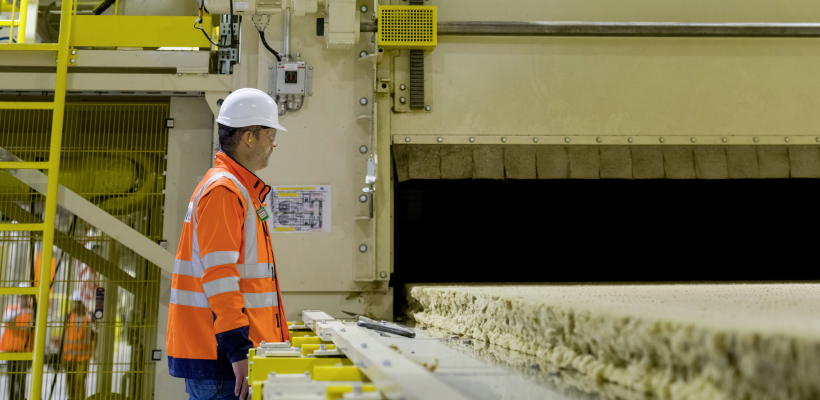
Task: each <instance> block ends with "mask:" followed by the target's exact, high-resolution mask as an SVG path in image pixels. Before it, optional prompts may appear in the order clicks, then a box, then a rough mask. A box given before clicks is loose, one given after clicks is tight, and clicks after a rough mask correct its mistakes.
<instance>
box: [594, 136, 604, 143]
mask: <svg viewBox="0 0 820 400" xmlns="http://www.w3.org/2000/svg"><path fill="white" fill-rule="evenodd" d="M595 141H596V142H598V143H601V142H602V141H603V139H601V138H600V137H598V138H597V139H595Z"/></svg>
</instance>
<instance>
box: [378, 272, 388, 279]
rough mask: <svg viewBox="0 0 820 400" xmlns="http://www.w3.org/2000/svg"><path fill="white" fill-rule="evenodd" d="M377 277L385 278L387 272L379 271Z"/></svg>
mask: <svg viewBox="0 0 820 400" xmlns="http://www.w3.org/2000/svg"><path fill="white" fill-rule="evenodd" d="M379 278H387V272H384V271H382V272H379Z"/></svg>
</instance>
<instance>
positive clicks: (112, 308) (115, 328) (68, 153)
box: [0, 21, 169, 400]
mask: <svg viewBox="0 0 820 400" xmlns="http://www.w3.org/2000/svg"><path fill="white" fill-rule="evenodd" d="M74 22H76V21H74ZM69 99H70V98H69ZM111 100H113V101H108V102H105V103H96V102H95V103H92V102H66V107H65V122H64V124H63V138H62V150H61V153H60V157H61V159H60V176H59V183H60V185H61V186H64V187H66V188H67V189H69V190H71V191H73V192H74V193H76V194H78V195H80V196H82V197H83V198H84V199H86V200H88V201H90V202H92V203H93V204H95V205H96V206H97V207H99V208H101V209H102V210H103V211H106V212H108V213H109V214H111V215H112V216H114V217H115V218H117V219H119V220H120V221H122V222H123V223H127V224H128V225H130V226H131V227H132V228H133V229H135V230H137V231H138V232H140V233H142V234H144V235H145V236H147V237H148V238H150V239H151V240H153V241H157V240H160V239H162V219H163V218H162V206H163V204H164V196H163V189H164V188H165V183H164V171H165V169H166V168H165V154H166V153H167V147H168V142H167V138H168V129H167V128H165V119H166V118H168V117H169V105H168V102H167V100H163V101H159V102H157V101H150V102H149V101H146V100H149V99H136V100H140V101H138V102H135V101H133V100H135V99H132V101H131V102H128V103H125V102H120V101H116V100H117V99H111ZM50 113H51V111H50V110H0V152H1V151H3V149H4V150H5V151H7V152H8V153H11V154H13V155H14V156H16V158H19V159H21V160H24V161H25V162H32V161H35V160H44V159H47V158H46V157H48V150H49V147H48V142H49V136H48V135H49V132H50V130H51V127H50V125H49V124H48V121H49V120H50V115H51V114H50ZM21 178H23V176H22V175H20V174H17V175H11V174H3V173H0V219H2V220H5V221H9V220H14V221H16V222H18V223H17V224H13V225H12V226H13V227H17V226H18V225H20V224H23V223H36V222H38V220H40V219H41V217H40V214H42V212H43V210H44V208H43V204H44V203H45V197H44V196H42V195H40V194H39V193H36V191H35V190H33V189H32V188H30V187H29V186H27V185H26V183H24V182H31V181H30V180H24V179H21ZM56 222H57V223H56V225H55V226H56V230H55V237H54V253H53V254H54V255H53V257H52V260H53V262H54V264H53V266H52V276H53V278H52V280H51V282H52V289H51V290H52V293H51V299H50V303H51V304H52V305H51V308H50V310H49V313H48V314H49V315H48V325H47V326H48V329H49V332H50V333H49V334H48V339H47V342H48V343H51V346H50V347H48V348H47V350H46V357H45V358H46V360H47V361H46V365H45V368H44V372H45V373H44V376H43V387H42V391H43V400H46V399H49V400H60V399H63V400H64V399H65V398H66V395H68V397H72V396H74V395H79V396H81V397H79V398H84V397H82V395H83V393H77V392H76V390H72V389H71V388H72V382H73V384H74V387H75V388H76V386H77V385H76V382H78V381H86V382H87V387H88V392H87V393H86V395H90V394H95V396H96V397H95V398H97V397H101V398H110V399H117V398H125V397H127V398H130V399H142V398H149V397H150V393H152V392H153V388H154V369H155V365H156V362H154V361H151V359H150V350H152V349H154V348H156V345H155V340H156V329H157V318H158V316H157V312H158V304H157V300H158V296H159V292H158V291H159V276H160V270H159V267H157V266H155V265H153V264H151V263H149V262H148V261H147V260H145V259H144V258H143V257H140V256H138V255H137V254H135V253H134V252H133V251H132V250H130V249H129V248H127V247H126V246H124V245H123V244H121V243H118V242H117V241H116V240H114V239H112V238H111V237H110V236H107V235H105V234H104V233H102V232H100V231H99V229H97V228H96V227H94V226H93V225H91V224H89V223H88V222H87V221H84V220H83V219H82V218H75V216H74V215H73V214H72V213H71V212H70V211H69V210H67V209H65V208H64V207H60V206H59V205H58V207H57V216H56ZM29 233H30V232H19V231H18V232H15V231H10V232H0V287H2V286H17V285H19V284H21V283H24V284H29V285H30V284H32V283H33V280H32V278H31V276H32V274H31V273H30V272H29V268H30V263H32V260H34V261H33V262H34V263H36V264H37V265H38V266H39V265H40V261H39V255H40V252H41V251H42V246H41V243H42V236H39V235H37V234H31V235H29ZM96 288H103V289H104V290H105V299H104V304H105V306H104V315H103V318H100V319H96V320H94V321H93V326H94V327H95V329H96V332H97V335H96V340H95V342H94V352H93V356H92V357H91V358H90V360H88V361H87V362H85V363H70V362H67V361H66V360H65V357H61V353H60V351H61V349H62V348H63V346H60V345H57V344H56V343H61V342H63V341H64V340H67V338H66V337H65V333H66V331H67V330H66V317H67V314H68V309H69V308H70V307H71V303H72V301H71V299H72V298H73V297H74V296H76V295H78V294H79V295H81V296H82V297H83V298H84V307H85V310H86V312H89V313H90V312H93V310H94V306H95V303H94V299H93V294H94V291H95V289H96ZM35 290H37V289H36V288H18V287H11V288H8V289H6V290H5V291H4V292H3V294H6V293H8V294H11V293H15V294H18V296H17V298H16V299H15V298H14V296H0V309H2V308H3V307H6V306H9V305H12V306H13V305H14V301H15V300H17V301H19V299H20V297H21V296H19V295H20V294H36V292H35ZM4 300H5V301H4ZM2 326H3V325H2V324H0V329H2ZM28 329H30V330H32V329H33V325H32V326H29V327H28ZM18 351H20V352H26V350H24V349H22V348H21V349H19V350H18ZM9 357H11V358H18V359H21V360H22V361H13V362H11V363H8V364H6V365H7V366H8V367H7V368H6V370H5V371H2V370H0V382H4V381H5V382H10V381H22V380H23V378H22V377H25V379H28V376H29V373H28V368H26V367H22V368H21V367H19V365H20V363H21V362H22V363H27V362H28V361H25V360H30V359H31V357H30V356H28V358H23V357H21V356H20V355H19V353H10V354H9ZM14 363H17V364H14ZM13 365H17V366H18V367H17V368H13ZM0 368H2V365H0ZM21 376H22V377H21ZM8 387H9V385H3V384H0V399H4V398H6V391H7V388H8ZM72 393H73V395H72ZM75 397H76V396H75Z"/></svg>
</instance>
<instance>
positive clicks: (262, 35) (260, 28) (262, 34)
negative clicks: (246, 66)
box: [251, 15, 282, 61]
mask: <svg viewBox="0 0 820 400" xmlns="http://www.w3.org/2000/svg"><path fill="white" fill-rule="evenodd" d="M251 23H253V27H254V28H256V30H257V31H259V39H261V40H262V44H263V45H265V48H266V49H268V51H269V52H271V54H273V56H274V57H276V61H282V57H279V53H278V52H277V51H276V50H274V49H272V48H271V47H270V46H269V45H268V41H267V40H265V29H267V28H268V24H270V15H268V20H267V21H266V22H265V26H262V16H259V26H256V19H254V17H253V16H251Z"/></svg>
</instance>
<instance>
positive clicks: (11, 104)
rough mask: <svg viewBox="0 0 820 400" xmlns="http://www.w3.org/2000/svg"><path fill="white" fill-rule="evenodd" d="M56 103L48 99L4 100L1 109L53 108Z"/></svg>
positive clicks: (0, 104)
mask: <svg viewBox="0 0 820 400" xmlns="http://www.w3.org/2000/svg"><path fill="white" fill-rule="evenodd" d="M53 108H54V103H52V102H47V101H4V102H2V103H0V110H4V109H5V110H51V109H53Z"/></svg>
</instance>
